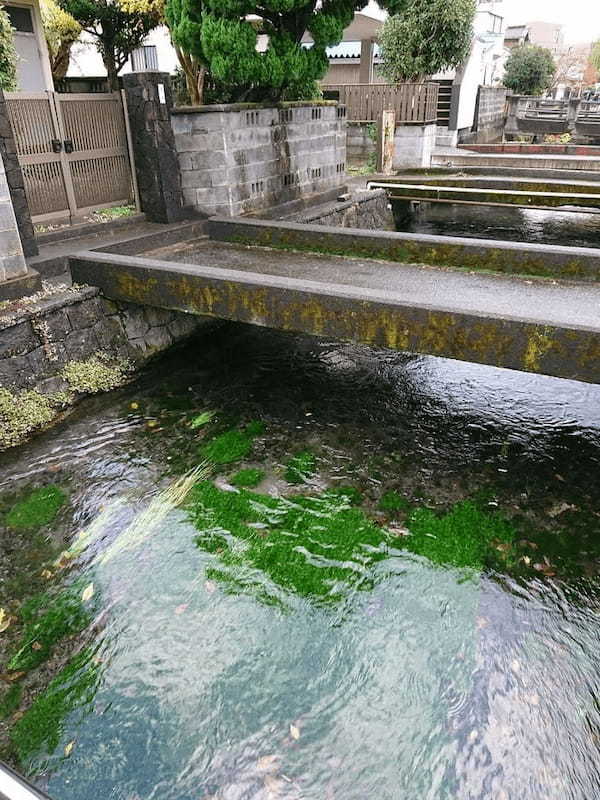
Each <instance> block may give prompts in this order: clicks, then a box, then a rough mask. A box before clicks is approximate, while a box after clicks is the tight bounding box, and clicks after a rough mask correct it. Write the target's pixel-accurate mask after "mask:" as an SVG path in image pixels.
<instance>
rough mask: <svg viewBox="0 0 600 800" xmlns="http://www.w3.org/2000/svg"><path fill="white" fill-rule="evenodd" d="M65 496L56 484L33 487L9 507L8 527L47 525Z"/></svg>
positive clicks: (64, 499)
mask: <svg viewBox="0 0 600 800" xmlns="http://www.w3.org/2000/svg"><path fill="white" fill-rule="evenodd" d="M66 499H67V496H66V495H65V493H64V492H63V490H62V489H60V488H59V487H58V486H42V487H40V488H39V489H34V490H33V491H32V492H31V493H30V494H28V495H27V496H26V497H24V498H23V499H22V500H19V502H17V503H15V505H14V506H13V507H12V508H11V509H10V511H9V512H8V514H7V515H6V523H7V525H8V526H9V528H40V527H41V526H42V525H48V524H49V523H50V522H52V520H53V519H54V518H55V517H56V515H57V514H58V512H59V510H60V508H61V507H62V506H63V505H64V503H65V502H66Z"/></svg>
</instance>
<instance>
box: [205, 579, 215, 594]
mask: <svg viewBox="0 0 600 800" xmlns="http://www.w3.org/2000/svg"><path fill="white" fill-rule="evenodd" d="M204 588H205V589H206V591H207V592H208V594H212V593H213V592H216V591H217V584H216V583H215V582H214V581H204Z"/></svg>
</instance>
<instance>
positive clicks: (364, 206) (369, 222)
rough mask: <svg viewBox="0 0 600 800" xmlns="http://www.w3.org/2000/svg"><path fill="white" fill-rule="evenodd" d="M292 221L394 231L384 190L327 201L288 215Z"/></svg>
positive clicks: (358, 193)
mask: <svg viewBox="0 0 600 800" xmlns="http://www.w3.org/2000/svg"><path fill="white" fill-rule="evenodd" d="M289 220H290V221H293V222H303V223H305V224H311V225H328V226H331V227H338V228H362V229H364V230H372V231H380V230H393V229H394V218H393V215H392V211H391V209H390V207H389V201H388V198H387V193H386V191H385V190H384V189H375V190H373V191H365V192H357V193H356V194H354V195H353V196H352V197H350V198H349V199H348V200H343V201H341V202H336V203H327V204H325V205H323V206H319V207H318V208H316V209H313V210H312V211H310V212H303V213H302V214H296V215H294V216H292V217H290V218H289Z"/></svg>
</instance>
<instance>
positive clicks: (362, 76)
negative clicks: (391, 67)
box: [358, 39, 375, 83]
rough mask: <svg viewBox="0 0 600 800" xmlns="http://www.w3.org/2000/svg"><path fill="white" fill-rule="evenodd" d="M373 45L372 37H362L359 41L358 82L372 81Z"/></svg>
mask: <svg viewBox="0 0 600 800" xmlns="http://www.w3.org/2000/svg"><path fill="white" fill-rule="evenodd" d="M374 52H375V47H374V44H373V40H372V39H363V40H362V41H361V43H360V67H359V74H358V82H359V83H373V53H374Z"/></svg>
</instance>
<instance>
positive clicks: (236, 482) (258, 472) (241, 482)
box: [231, 467, 265, 489]
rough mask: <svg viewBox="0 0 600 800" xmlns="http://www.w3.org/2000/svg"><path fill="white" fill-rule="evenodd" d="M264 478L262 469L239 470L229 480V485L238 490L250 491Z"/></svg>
mask: <svg viewBox="0 0 600 800" xmlns="http://www.w3.org/2000/svg"><path fill="white" fill-rule="evenodd" d="M264 478H265V473H264V471H263V470H262V469H254V468H252V467H251V468H248V469H241V470H240V471H239V472H236V474H235V475H234V476H233V478H232V479H231V485H232V486H237V487H239V488H240V489H252V488H253V487H254V486H258V484H259V483H261V482H262V481H263V480H264Z"/></svg>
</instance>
